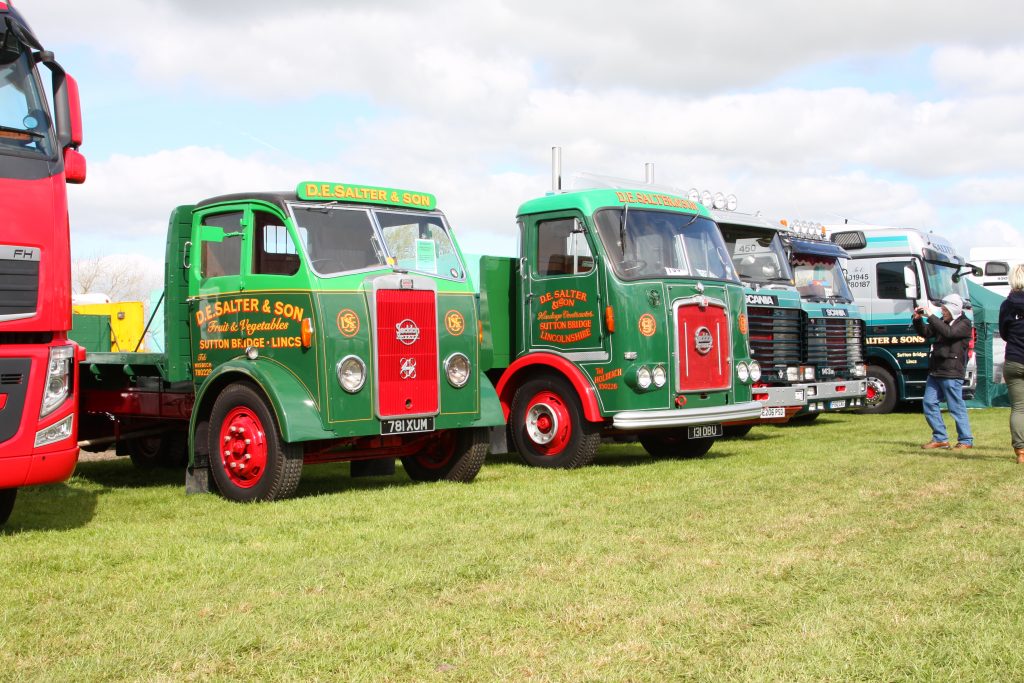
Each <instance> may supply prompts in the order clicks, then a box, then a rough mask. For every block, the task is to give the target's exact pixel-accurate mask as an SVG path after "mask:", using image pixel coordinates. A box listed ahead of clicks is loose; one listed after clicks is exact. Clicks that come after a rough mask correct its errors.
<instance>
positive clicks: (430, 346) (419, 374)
mask: <svg viewBox="0 0 1024 683" xmlns="http://www.w3.org/2000/svg"><path fill="white" fill-rule="evenodd" d="M376 307H377V329H376V333H377V408H378V413H379V415H380V416H381V417H412V416H414V415H434V414H436V413H437V411H438V391H439V387H438V362H437V303H436V301H435V294H434V292H433V291H430V290H408V289H381V290H378V291H377V302H376Z"/></svg>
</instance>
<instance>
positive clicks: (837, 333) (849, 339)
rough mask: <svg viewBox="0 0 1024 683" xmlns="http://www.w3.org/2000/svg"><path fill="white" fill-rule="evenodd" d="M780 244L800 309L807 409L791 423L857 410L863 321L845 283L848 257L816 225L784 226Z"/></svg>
mask: <svg viewBox="0 0 1024 683" xmlns="http://www.w3.org/2000/svg"><path fill="white" fill-rule="evenodd" d="M786 227H788V228H790V229H789V230H787V231H785V232H783V233H782V242H783V244H784V245H785V246H786V252H787V253H788V254H789V265H790V267H791V268H792V269H793V282H794V284H795V285H796V289H797V292H799V293H800V307H801V308H802V310H803V314H804V317H803V323H804V333H803V338H804V346H803V357H802V361H803V363H804V364H805V365H806V366H807V368H809V369H808V370H807V371H806V372H807V377H806V379H808V380H816V384H815V385H814V386H812V387H808V389H807V406H806V407H805V408H803V409H801V411H800V412H799V413H797V416H796V418H795V419H802V420H805V421H810V420H813V419H814V418H815V417H817V416H818V415H820V414H821V413H823V412H831V411H836V410H849V409H858V410H859V409H861V408H863V407H864V405H865V402H866V401H867V393H868V383H867V380H866V377H867V366H866V365H865V358H866V355H865V354H866V349H865V342H864V336H865V335H864V326H865V320H864V316H863V315H862V313H861V308H860V306H859V305H858V303H855V301H854V295H853V292H852V291H851V290H850V287H849V285H848V284H847V281H846V275H845V272H844V270H843V266H842V262H843V260H844V259H846V258H847V256H848V255H847V253H846V252H845V251H843V249H842V247H840V246H838V245H836V244H834V243H832V242H830V241H829V240H828V239H827V237H826V234H825V230H824V229H823V226H822V225H821V224H820V223H809V222H803V221H800V222H798V223H797V224H796V225H792V226H790V225H788V222H787V223H786Z"/></svg>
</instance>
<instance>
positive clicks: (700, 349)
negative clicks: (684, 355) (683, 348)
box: [693, 326, 715, 356]
mask: <svg viewBox="0 0 1024 683" xmlns="http://www.w3.org/2000/svg"><path fill="white" fill-rule="evenodd" d="M693 342H694V346H695V347H696V348H697V353H699V354H700V355H702V356H706V355H708V354H709V353H711V349H712V348H713V347H714V346H715V338H714V337H712V336H711V330H709V329H708V328H706V327H703V326H701V327H698V328H697V332H696V334H694V335H693Z"/></svg>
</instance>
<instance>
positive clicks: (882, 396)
mask: <svg viewBox="0 0 1024 683" xmlns="http://www.w3.org/2000/svg"><path fill="white" fill-rule="evenodd" d="M867 381H868V395H867V396H866V397H865V398H864V407H863V408H861V409H860V411H859V412H861V413H869V414H870V413H874V414H878V415H881V414H885V413H891V412H892V411H893V410H895V409H896V403H897V401H898V399H899V396H898V394H899V387H897V386H896V378H895V377H893V376H892V373H891V372H889V370H888V369H886V368H883V367H882V366H880V365H869V366H868V378H867Z"/></svg>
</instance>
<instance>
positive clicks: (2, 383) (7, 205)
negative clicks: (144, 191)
mask: <svg viewBox="0 0 1024 683" xmlns="http://www.w3.org/2000/svg"><path fill="white" fill-rule="evenodd" d="M40 67H45V69H44V70H43V72H44V73H46V72H48V73H49V77H50V79H51V82H50V86H51V88H50V91H51V92H52V93H53V102H52V104H51V103H50V102H48V101H47V91H46V89H45V88H44V87H43V81H42V79H41V75H40V71H41V69H40ZM81 142H82V123H81V113H80V107H79V100H78V86H77V85H76V83H75V81H74V79H72V78H71V77H70V76H69V75H67V74H66V73H65V72H64V69H63V68H61V66H60V65H59V64H58V63H57V62H56V60H55V59H54V57H53V53H51V52H47V51H45V50H44V49H43V47H42V45H41V44H40V43H39V41H38V40H37V39H36V37H35V35H34V34H33V33H32V30H31V29H30V28H29V26H28V24H26V23H25V21H24V20H23V19H22V17H21V15H20V14H19V13H18V12H17V11H16V10H15V9H14V8H13V7H12V6H11V4H10V3H9V2H3V1H0V524H2V523H3V522H6V521H7V518H8V516H9V515H10V512H11V509H12V507H13V504H14V497H15V493H16V491H17V489H18V488H19V487H21V486H27V485H31V484H44V483H50V482H55V481H62V480H64V479H66V478H67V477H68V476H70V475H71V472H72V470H73V469H74V467H75V463H76V462H77V459H78V445H77V425H76V424H75V413H76V409H77V395H76V392H75V387H76V385H77V381H78V378H77V367H78V366H77V357H78V356H79V355H84V354H82V352H81V351H80V350H79V347H78V346H77V345H75V343H74V342H72V341H70V340H69V339H68V336H67V333H68V330H69V329H70V328H71V254H70V239H69V238H70V235H69V228H68V208H67V183H80V182H83V181H84V180H85V159H84V158H83V157H82V156H81V155H80V154H79V153H78V151H77V148H78V146H79V145H80V144H81Z"/></svg>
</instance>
